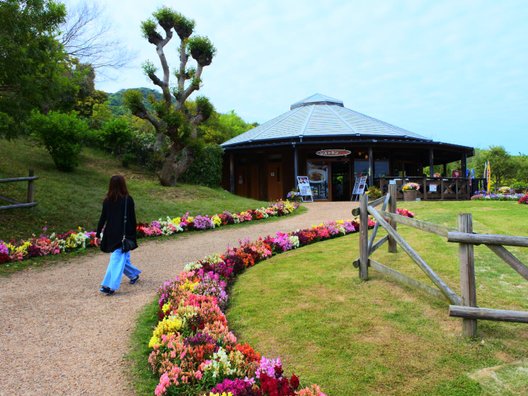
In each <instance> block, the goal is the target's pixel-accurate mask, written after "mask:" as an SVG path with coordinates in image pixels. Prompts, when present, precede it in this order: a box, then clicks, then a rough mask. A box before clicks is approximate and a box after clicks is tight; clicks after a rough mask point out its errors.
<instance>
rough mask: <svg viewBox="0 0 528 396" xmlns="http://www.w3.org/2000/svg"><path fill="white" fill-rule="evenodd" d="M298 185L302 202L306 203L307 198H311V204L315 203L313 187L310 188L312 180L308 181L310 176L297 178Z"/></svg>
mask: <svg viewBox="0 0 528 396" xmlns="http://www.w3.org/2000/svg"><path fill="white" fill-rule="evenodd" d="M297 185H298V187H299V193H300V194H301V198H302V200H303V201H304V200H305V197H309V199H310V202H313V195H312V187H310V179H308V176H297Z"/></svg>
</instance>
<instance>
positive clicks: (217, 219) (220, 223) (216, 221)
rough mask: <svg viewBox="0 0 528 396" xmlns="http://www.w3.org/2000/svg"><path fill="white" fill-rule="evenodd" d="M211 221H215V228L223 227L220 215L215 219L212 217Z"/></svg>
mask: <svg viewBox="0 0 528 396" xmlns="http://www.w3.org/2000/svg"><path fill="white" fill-rule="evenodd" d="M211 220H212V221H213V224H214V225H215V227H218V226H220V225H222V219H221V218H220V217H219V216H218V215H214V216H213V217H211Z"/></svg>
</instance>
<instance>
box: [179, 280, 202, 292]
mask: <svg viewBox="0 0 528 396" xmlns="http://www.w3.org/2000/svg"><path fill="white" fill-rule="evenodd" d="M197 285H198V282H191V281H189V279H186V280H185V283H182V284H181V285H180V290H189V291H190V292H192V291H194V288H195V287H196V286H197Z"/></svg>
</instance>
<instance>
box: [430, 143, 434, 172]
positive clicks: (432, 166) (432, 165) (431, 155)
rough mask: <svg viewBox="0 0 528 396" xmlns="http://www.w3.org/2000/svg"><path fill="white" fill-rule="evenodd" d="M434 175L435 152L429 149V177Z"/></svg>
mask: <svg viewBox="0 0 528 396" xmlns="http://www.w3.org/2000/svg"><path fill="white" fill-rule="evenodd" d="M433 175H434V150H433V149H432V148H431V149H429V177H433Z"/></svg>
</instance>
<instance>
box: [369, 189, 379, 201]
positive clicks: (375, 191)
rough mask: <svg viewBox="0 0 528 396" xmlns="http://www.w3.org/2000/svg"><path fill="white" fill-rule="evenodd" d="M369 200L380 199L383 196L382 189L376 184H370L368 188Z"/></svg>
mask: <svg viewBox="0 0 528 396" xmlns="http://www.w3.org/2000/svg"><path fill="white" fill-rule="evenodd" d="M367 194H368V197H369V200H373V199H378V198H380V197H381V190H380V189H379V188H378V187H376V186H370V187H369V188H368V190H367Z"/></svg>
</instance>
